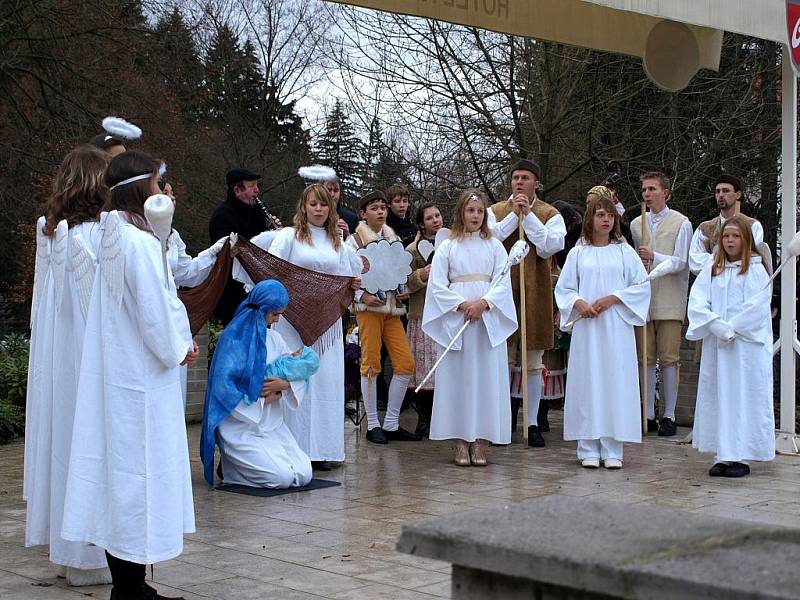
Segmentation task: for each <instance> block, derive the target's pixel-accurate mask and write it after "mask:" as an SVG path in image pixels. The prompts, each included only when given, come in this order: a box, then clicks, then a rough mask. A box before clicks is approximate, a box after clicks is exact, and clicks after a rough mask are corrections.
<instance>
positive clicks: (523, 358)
mask: <svg viewBox="0 0 800 600" xmlns="http://www.w3.org/2000/svg"><path fill="white" fill-rule="evenodd" d="M522 221H523V216H522V211H520V214H519V239H521V240H525V229H524V228H523V226H522ZM525 312H526V311H525V259H524V258H523V259H522V262H520V263H519V316H520V326H519V340H520V369H519V372H520V377H522V445H523V447H524V448H527V447H528V331H527V325H526V321H527V319H526V316H525Z"/></svg>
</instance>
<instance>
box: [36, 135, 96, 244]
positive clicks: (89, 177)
mask: <svg viewBox="0 0 800 600" xmlns="http://www.w3.org/2000/svg"><path fill="white" fill-rule="evenodd" d="M108 161H109V156H108V154H106V153H105V152H103V151H102V150H99V149H97V148H95V147H93V146H89V145H84V146H78V147H77V148H75V149H74V150H72V151H71V152H70V153H69V154H67V156H66V157H65V158H64V160H63V161H62V163H61V166H60V167H59V168H58V172H57V173H56V176H55V179H54V180H53V192H52V193H51V194H50V198H49V199H48V201H47V206H46V207H45V215H46V218H47V222H46V223H45V226H44V232H43V233H44V234H45V235H47V236H49V237H52V236H53V234H54V233H55V229H56V225H58V222H59V221H61V220H62V219H66V220H67V223H68V224H69V225H70V226H73V225H79V224H80V223H84V222H86V221H94V220H96V219H97V215H98V213H99V212H100V209H101V208H102V207H103V205H104V204H105V203H106V202H107V201H108V197H109V191H108V186H107V185H106V183H105V180H104V176H105V172H106V168H107V167H108Z"/></svg>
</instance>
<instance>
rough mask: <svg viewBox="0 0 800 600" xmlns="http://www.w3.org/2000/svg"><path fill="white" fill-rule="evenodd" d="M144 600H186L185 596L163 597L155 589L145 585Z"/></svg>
mask: <svg viewBox="0 0 800 600" xmlns="http://www.w3.org/2000/svg"><path fill="white" fill-rule="evenodd" d="M143 590H144V600H186V599H185V598H184V597H183V596H162V595H161V594H159V593H158V590H157V589H156V588H154V587H151V586H149V585H147V584H146V583H143Z"/></svg>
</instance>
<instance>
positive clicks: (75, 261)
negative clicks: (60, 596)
mask: <svg viewBox="0 0 800 600" xmlns="http://www.w3.org/2000/svg"><path fill="white" fill-rule="evenodd" d="M107 165H108V157H107V156H106V154H105V153H104V152H102V151H100V150H99V149H95V148H93V147H90V146H79V147H77V148H75V149H74V150H72V151H71V152H69V154H67V156H66V157H65V158H64V161H63V162H62V164H61V166H60V167H59V170H58V172H57V174H56V177H55V178H54V187H53V194H52V195H51V197H50V199H49V200H48V204H47V210H46V213H47V217H41V218H40V219H39V220H38V222H37V223H36V266H35V274H34V289H33V303H32V308H31V340H30V354H29V363H28V387H27V399H26V411H25V418H26V427H25V466H24V479H23V497H24V499H25V500H26V502H27V511H26V513H27V514H26V521H25V545H26V546H38V545H48V546H49V558H50V561H51V562H53V563H55V564H57V565H60V566H61V568H62V569H63V570H64V574H65V576H66V579H67V582H68V583H69V584H70V585H97V584H101V583H109V582H110V581H111V576H110V573H109V571H108V568H107V566H106V557H105V553H104V552H103V549H102V548H97V547H96V546H92V545H90V544H87V543H84V542H72V541H68V540H65V539H64V538H63V537H62V536H61V522H62V517H63V513H64V495H65V491H66V484H67V471H68V468H69V457H70V452H71V447H72V426H73V421H74V418H75V398H76V395H77V387H78V375H79V372H80V364H81V363H80V361H81V353H82V347H83V339H84V331H85V327H86V311H87V309H88V306H89V302H90V297H91V291H92V285H93V281H94V275H95V270H96V262H97V261H96V257H95V255H94V254H93V253H92V251H91V250H90V248H91V246H92V244H91V241H90V240H91V238H92V237H93V236H97V235H98V232H99V223H98V222H97V221H96V214H97V212H99V210H100V207H101V206H102V204H103V202H105V199H106V195H107V188H106V186H105V184H104V182H103V180H102V174H103V172H104V171H105V169H106V167H107Z"/></svg>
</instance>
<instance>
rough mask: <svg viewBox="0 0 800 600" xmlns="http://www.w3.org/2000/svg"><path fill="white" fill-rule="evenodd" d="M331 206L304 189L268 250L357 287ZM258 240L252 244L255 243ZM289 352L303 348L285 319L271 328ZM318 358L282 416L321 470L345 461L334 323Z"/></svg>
mask: <svg viewBox="0 0 800 600" xmlns="http://www.w3.org/2000/svg"><path fill="white" fill-rule="evenodd" d="M338 220H339V218H338V216H337V214H336V205H335V204H334V203H333V202H332V201H331V199H330V196H329V195H328V191H327V190H326V189H325V186H324V185H322V184H319V183H315V184H312V185H309V186H308V187H306V188H305V190H303V194H302V195H301V196H300V199H299V200H298V202H297V209H296V210H295V215H294V221H293V224H294V226H293V227H284V228H283V229H281V230H280V231H279V232H278V233H277V235H275V238H274V241H273V242H272V244H271V245H270V246H269V252H270V253H271V254H274V255H275V256H277V257H279V258H282V259H284V260H287V261H289V262H291V263H292V264H295V265H297V266H299V267H304V268H306V269H311V270H312V271H318V272H321V273H328V274H329V275H344V276H349V277H353V278H354V280H353V289H358V287H359V286H360V284H361V281H360V279H359V278H358V276H359V275H360V274H361V269H362V263H361V260H360V259H359V258H358V257H357V256H356V253H355V252H354V251H353V249H352V248H350V247H349V246H347V245H345V244H344V243H342V239H341V236H340V235H339V228H338V225H337V222H338ZM258 238H259V236H256V237H255V238H253V240H252V241H253V242H254V243H256V244H258V243H259V239H258ZM275 331H277V332H278V333H279V334H280V335H281V336H282V337H283V339H284V340H286V343H287V344H288V346H289V347H290V348H299V347H300V346H302V341H301V340H300V335H299V334H298V333H297V330H295V328H294V327H292V325H291V324H290V323H289V322H288V321H287V320H286V319H281V320H280V321H279V322H278V323H277V324H276V325H275ZM313 347H314V350H316V352H317V354H318V355H319V363H320V364H319V371H317V373H316V374H315V375H313V376H312V377H311V378H310V379H309V380H308V386H307V388H306V393H305V398H304V400H303V402H302V403H301V404H300V406H299V407H298V408H297V410H293V411H290V412H289V413H288V414H287V415H286V424H287V426H288V427H289V430H290V431H291V432H292V435H294V437H295V439H296V440H297V443H298V444H299V446H300V448H301V449H302V450H303V452H305V453H306V454H307V455H308V456H309V457H310V458H311V461H312V463H313V464H314V467H315V468H317V469H322V470H326V469H329V468H330V466H328V465H327V463H328V462H342V461H344V344H343V342H342V325H341V323H340V322H339V321H337V322H336V323H334V324H333V325H331V326H330V328H329V329H328V330H327V331H326V332H325V333H323V334H322V336H320V338H319V339H318V340H317V341H316V342H315V343H314V345H313Z"/></svg>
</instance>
